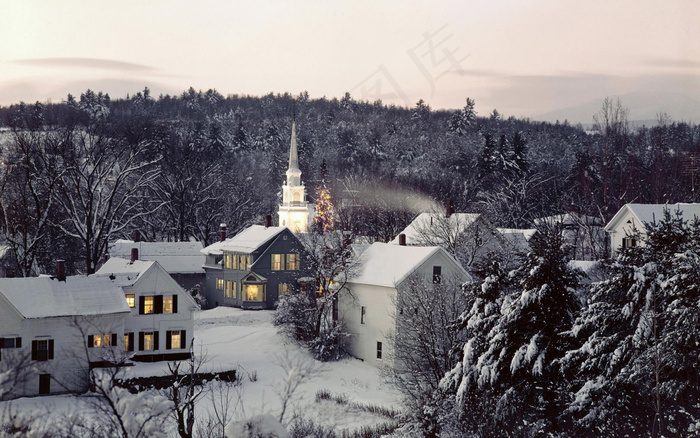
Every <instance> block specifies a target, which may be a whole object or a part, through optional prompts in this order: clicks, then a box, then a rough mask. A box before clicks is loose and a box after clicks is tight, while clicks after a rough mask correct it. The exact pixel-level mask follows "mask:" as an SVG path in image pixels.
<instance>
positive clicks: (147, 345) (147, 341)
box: [143, 332, 153, 351]
mask: <svg viewBox="0 0 700 438" xmlns="http://www.w3.org/2000/svg"><path fill="white" fill-rule="evenodd" d="M143 349H144V350H148V351H151V350H153V332H146V333H144V334H143Z"/></svg>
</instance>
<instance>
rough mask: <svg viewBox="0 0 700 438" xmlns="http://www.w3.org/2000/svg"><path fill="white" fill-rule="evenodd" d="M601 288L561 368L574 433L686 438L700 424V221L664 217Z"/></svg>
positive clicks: (617, 264) (579, 322) (593, 295)
mask: <svg viewBox="0 0 700 438" xmlns="http://www.w3.org/2000/svg"><path fill="white" fill-rule="evenodd" d="M646 229H647V238H646V239H645V246H643V247H634V248H629V249H627V250H624V251H622V253H621V255H620V256H619V257H618V259H617V260H615V261H614V262H612V264H611V265H610V266H609V268H608V269H609V271H610V274H609V275H610V279H609V280H606V281H603V282H600V283H596V284H594V285H593V287H592V291H591V297H590V299H589V303H588V305H587V306H586V308H585V309H584V310H583V311H582V312H581V314H580V316H579V317H578V318H577V320H576V322H575V324H574V326H573V329H572V330H571V332H570V334H571V335H572V336H573V337H574V338H576V339H577V340H578V347H577V348H576V349H574V350H572V351H570V352H568V353H567V354H566V356H565V358H564V359H563V360H562V362H561V363H562V365H563V368H564V370H565V372H566V373H567V375H568V376H569V377H570V380H571V384H572V388H571V389H572V394H571V399H570V401H569V405H568V408H567V410H566V414H567V416H568V417H570V418H572V420H573V424H572V425H571V427H572V429H571V430H572V431H573V432H574V433H575V434H576V435H577V436H591V437H593V436H596V437H597V436H620V437H634V436H643V435H647V436H652V437H660V436H688V435H692V434H697V433H698V431H699V429H700V427H699V426H698V425H699V424H700V365H699V362H698V357H700V344H699V343H698V339H700V307H699V306H698V299H699V298H700V287H699V286H698V284H700V257H699V255H698V254H699V252H698V247H699V246H700V244H698V240H697V236H698V235H700V234H699V229H700V225H698V223H697V222H696V223H694V224H693V225H690V226H689V225H688V224H687V223H685V222H684V221H683V220H682V218H681V217H680V215H675V216H673V215H671V213H670V212H666V214H665V217H664V218H663V219H662V220H661V221H660V222H658V223H651V224H646Z"/></svg>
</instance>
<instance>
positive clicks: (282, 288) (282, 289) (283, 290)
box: [277, 283, 289, 297]
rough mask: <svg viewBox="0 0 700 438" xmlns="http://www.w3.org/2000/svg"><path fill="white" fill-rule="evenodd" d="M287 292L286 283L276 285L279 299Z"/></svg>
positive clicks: (287, 285)
mask: <svg viewBox="0 0 700 438" xmlns="http://www.w3.org/2000/svg"><path fill="white" fill-rule="evenodd" d="M287 292H289V284H287V283H280V284H278V285H277V296H278V297H281V296H283V295H284V294H286V293H287Z"/></svg>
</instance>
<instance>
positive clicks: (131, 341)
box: [129, 332, 134, 351]
mask: <svg viewBox="0 0 700 438" xmlns="http://www.w3.org/2000/svg"><path fill="white" fill-rule="evenodd" d="M129 351H134V333H133V332H132V333H129Z"/></svg>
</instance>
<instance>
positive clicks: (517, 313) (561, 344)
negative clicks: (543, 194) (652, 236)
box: [446, 229, 578, 436]
mask: <svg viewBox="0 0 700 438" xmlns="http://www.w3.org/2000/svg"><path fill="white" fill-rule="evenodd" d="M531 243H532V249H533V251H532V252H531V253H530V254H528V256H527V257H526V258H525V260H524V262H523V264H522V265H521V267H519V268H518V269H516V270H514V271H512V272H511V273H510V274H509V275H508V277H505V276H504V275H503V274H502V273H499V272H498V270H495V271H494V273H493V274H492V275H490V276H487V278H486V280H485V282H484V284H483V285H482V290H483V295H482V300H481V302H480V303H479V302H477V303H476V304H475V306H476V309H475V308H474V307H472V311H473V315H471V316H469V318H470V319H472V322H473V327H474V330H473V332H472V333H471V337H470V339H469V340H468V341H467V343H466V346H465V349H464V360H463V362H462V369H461V371H460V370H457V373H455V374H456V375H458V374H459V373H461V374H462V379H461V381H460V383H459V387H458V388H459V389H458V392H457V393H458V400H459V401H460V402H461V403H462V404H463V405H464V406H465V408H466V404H467V403H470V401H473V402H474V403H473V404H474V405H476V406H477V407H478V406H479V403H480V404H481V410H482V412H483V414H481V415H482V417H481V419H480V420H481V421H475V422H474V426H475V427H478V430H472V432H474V433H479V434H481V435H483V436H524V435H528V436H529V435H536V434H547V433H556V432H557V431H558V430H559V429H560V428H559V425H558V419H559V415H560V411H561V390H562V387H563V386H564V382H563V376H562V375H561V373H560V372H559V368H558V367H557V366H556V363H557V360H558V359H560V358H561V357H562V356H563V355H564V353H565V352H566V351H567V350H568V349H569V344H568V341H567V339H566V338H564V337H563V336H562V335H561V333H562V332H564V331H565V330H567V329H568V328H569V327H571V324H572V323H573V320H574V317H575V311H576V310H577V302H578V300H577V298H576V295H575V289H576V287H577V286H578V276H577V274H576V273H575V272H573V271H572V270H571V269H570V268H569V267H568V266H567V264H566V262H567V261H566V259H565V254H566V252H565V248H564V247H563V241H562V237H561V234H560V233H559V232H558V230H556V229H542V230H540V232H539V234H538V235H537V236H536V237H535V238H533V240H532V242H531ZM509 286H510V287H509ZM501 287H505V288H506V289H505V294H504V296H503V297H502V298H495V296H496V293H497V292H496V291H499V292H500V291H501V290H503V289H501ZM494 304H500V309H499V313H498V315H496V316H494V314H493V312H494V308H493V305H494ZM485 317H486V318H485ZM491 318H493V320H490V319H491ZM465 379H466V380H465ZM446 381H449V376H448V379H446ZM453 382H455V380H454V379H453ZM455 383H456V382H455ZM446 386H449V385H446ZM469 415H471V414H469Z"/></svg>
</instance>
